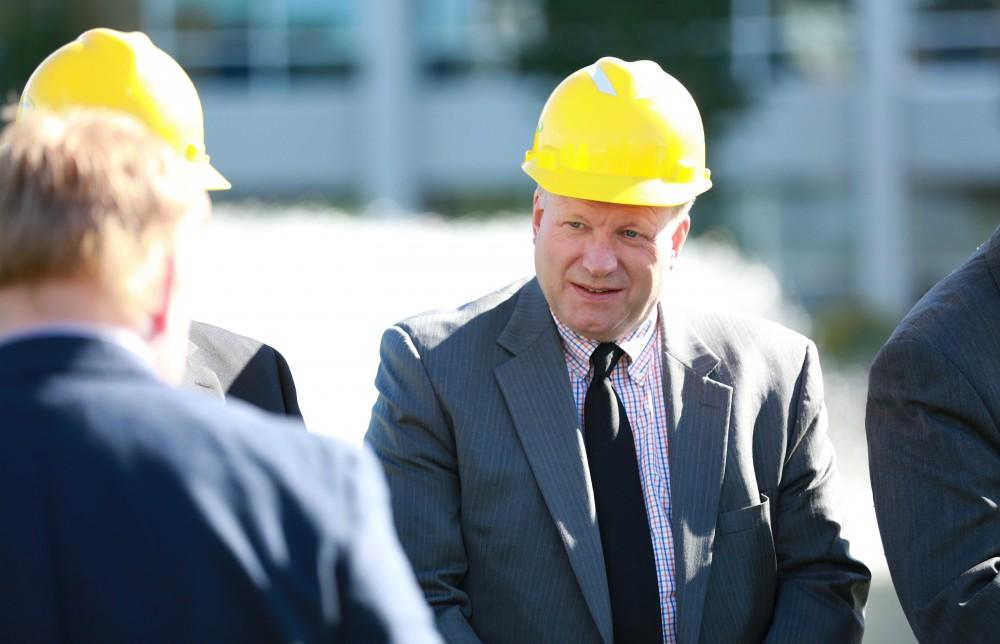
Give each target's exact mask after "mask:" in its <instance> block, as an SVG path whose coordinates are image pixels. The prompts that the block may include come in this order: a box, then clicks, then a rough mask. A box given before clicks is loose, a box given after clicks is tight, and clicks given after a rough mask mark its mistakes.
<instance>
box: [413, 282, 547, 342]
mask: <svg viewBox="0 0 1000 644" xmlns="http://www.w3.org/2000/svg"><path fill="white" fill-rule="evenodd" d="M527 281H528V280H519V281H517V282H514V283H512V284H508V285H507V286H505V287H503V288H501V289H498V290H496V291H493V292H492V293H489V294H487V295H484V296H483V297H480V298H478V299H476V300H473V301H471V302H468V303H466V304H463V305H462V306H459V307H457V308H453V309H439V310H435V311H427V312H424V313H419V314H417V315H414V316H411V317H409V318H407V319H405V320H403V321H402V322H399V323H398V324H396V325H395V327H396V328H398V329H400V330H402V331H403V332H404V333H406V334H407V335H408V336H409V337H410V339H411V340H412V341H413V342H414V344H415V345H416V346H417V348H418V349H419V350H421V352H422V353H423V352H426V351H433V350H434V349H436V348H438V347H439V346H440V345H441V344H442V343H445V342H447V341H452V342H454V341H459V340H460V339H461V338H462V337H476V338H487V337H488V338H491V342H493V341H495V339H496V337H497V335H499V333H500V331H501V330H502V329H503V326H504V325H505V324H506V323H507V320H508V319H509V318H510V314H511V311H512V310H513V307H514V305H515V303H516V302H517V298H518V296H519V294H520V292H521V289H522V288H523V287H524V285H525V284H526V283H527Z"/></svg>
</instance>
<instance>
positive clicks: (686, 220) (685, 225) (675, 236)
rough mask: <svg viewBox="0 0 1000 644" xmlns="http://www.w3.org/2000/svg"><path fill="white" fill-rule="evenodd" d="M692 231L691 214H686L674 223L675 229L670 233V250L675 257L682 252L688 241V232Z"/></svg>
mask: <svg viewBox="0 0 1000 644" xmlns="http://www.w3.org/2000/svg"><path fill="white" fill-rule="evenodd" d="M690 231H691V216H690V215H689V214H687V213H685V214H684V216H683V217H681V218H680V220H679V221H678V222H677V223H676V224H674V231H673V232H672V233H671V234H670V252H671V255H672V256H673V257H675V258H676V257H677V256H678V255H680V254H681V249H682V248H684V242H685V241H687V236H688V232H690Z"/></svg>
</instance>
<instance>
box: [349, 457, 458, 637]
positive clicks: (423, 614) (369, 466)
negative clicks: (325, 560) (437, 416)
mask: <svg viewBox="0 0 1000 644" xmlns="http://www.w3.org/2000/svg"><path fill="white" fill-rule="evenodd" d="M357 474H358V475H357V477H356V478H355V480H354V482H353V485H351V486H350V488H351V496H352V497H353V504H352V507H353V515H354V516H353V523H354V524H355V525H356V526H357V529H356V530H355V531H354V539H353V541H352V544H351V547H350V549H349V556H348V557H347V568H348V569H347V570H346V571H338V572H339V573H340V574H341V575H342V576H344V577H346V578H347V579H348V580H349V581H348V582H347V583H345V584H343V585H342V587H343V588H345V589H349V590H347V591H345V592H343V593H342V595H341V614H342V615H343V617H344V626H343V629H342V633H340V635H342V636H343V638H344V639H345V640H346V641H352V642H374V641H389V642H399V643H403V642H405V643H406V644H411V643H412V644H439V642H441V638H440V636H439V635H438V634H437V632H436V630H435V628H434V620H433V618H432V616H431V612H430V610H429V609H428V607H427V604H426V602H424V598H423V596H422V595H421V594H420V590H419V589H418V588H417V584H416V581H415V580H414V578H413V573H412V572H411V570H410V565H409V562H408V561H407V560H406V555H405V554H404V553H403V550H402V549H401V548H400V546H399V542H398V541H397V540H396V535H395V532H394V531H393V527H392V516H391V514H390V508H389V499H388V494H387V491H386V486H385V482H384V480H383V476H382V470H381V468H380V467H379V465H378V463H377V462H376V461H375V458H374V457H372V455H371V454H370V453H369V452H368V451H367V450H365V451H364V452H362V453H361V454H360V458H359V461H358V470H357ZM371 616H373V617H374V618H371Z"/></svg>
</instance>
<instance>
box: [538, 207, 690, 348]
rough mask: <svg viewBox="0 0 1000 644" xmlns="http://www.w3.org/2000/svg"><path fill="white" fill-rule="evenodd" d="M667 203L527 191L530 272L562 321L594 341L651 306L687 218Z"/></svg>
mask: <svg viewBox="0 0 1000 644" xmlns="http://www.w3.org/2000/svg"><path fill="white" fill-rule="evenodd" d="M675 211H676V209H675V208H667V207H652V206H629V205H622V204H613V203H605V202H601V201H587V200H583V199H574V198H572V197H563V196H560V195H555V194H552V193H546V192H544V191H542V190H537V191H536V192H535V200H534V212H533V216H532V229H533V230H534V233H535V273H536V274H537V275H538V282H539V284H540V285H541V287H542V292H543V293H544V294H545V299H546V300H547V301H548V303H549V306H550V307H551V308H552V310H553V311H554V312H555V314H556V316H558V318H559V320H560V321H562V323H563V324H565V325H567V326H568V327H569V328H570V329H572V330H573V331H575V332H576V333H578V334H579V335H582V336H585V337H588V338H590V339H592V340H597V341H599V342H605V341H614V340H619V339H621V338H622V337H624V336H626V335H628V334H629V332H631V331H632V330H633V329H635V328H636V326H638V324H639V323H640V322H641V321H642V320H643V319H645V317H646V316H647V315H648V314H649V313H650V312H651V311H652V309H653V307H655V306H656V302H657V300H659V297H660V286H661V284H662V282H663V272H664V270H665V269H667V268H669V266H670V264H671V263H672V262H673V260H674V257H676V255H677V254H678V253H680V250H681V247H682V246H683V245H684V240H685V239H686V238H687V233H688V229H689V227H690V219H689V218H688V216H687V215H686V214H685V215H675V214H674V213H675Z"/></svg>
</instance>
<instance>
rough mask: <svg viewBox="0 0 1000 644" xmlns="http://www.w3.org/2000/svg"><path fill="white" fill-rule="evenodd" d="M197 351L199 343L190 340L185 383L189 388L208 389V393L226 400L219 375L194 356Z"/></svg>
mask: <svg viewBox="0 0 1000 644" xmlns="http://www.w3.org/2000/svg"><path fill="white" fill-rule="evenodd" d="M197 351H198V345H197V344H195V343H194V342H188V355H187V357H188V359H187V367H186V368H185V369H184V380H183V385H184V386H185V387H188V388H189V389H207V390H208V391H207V392H206V393H210V394H212V395H215V396H216V397H217V398H220V399H223V400H224V399H225V394H224V393H223V391H222V383H221V382H220V381H219V376H218V375H217V374H216V373H215V372H214V371H212V370H211V369H209V368H208V367H206V366H204V365H200V364H198V361H197V358H194V357H193V356H194V355H195V353H196V352H197Z"/></svg>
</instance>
